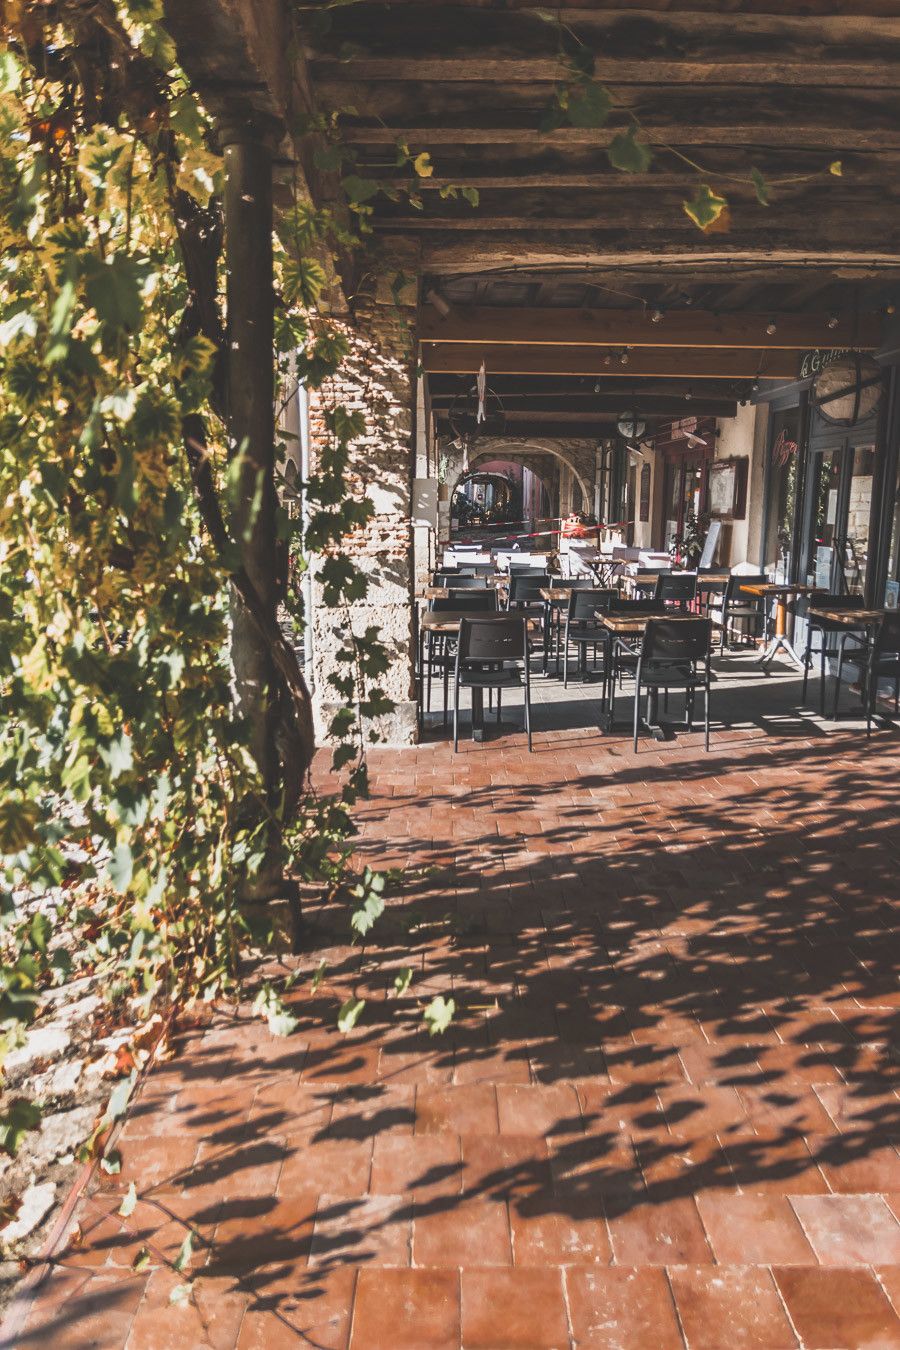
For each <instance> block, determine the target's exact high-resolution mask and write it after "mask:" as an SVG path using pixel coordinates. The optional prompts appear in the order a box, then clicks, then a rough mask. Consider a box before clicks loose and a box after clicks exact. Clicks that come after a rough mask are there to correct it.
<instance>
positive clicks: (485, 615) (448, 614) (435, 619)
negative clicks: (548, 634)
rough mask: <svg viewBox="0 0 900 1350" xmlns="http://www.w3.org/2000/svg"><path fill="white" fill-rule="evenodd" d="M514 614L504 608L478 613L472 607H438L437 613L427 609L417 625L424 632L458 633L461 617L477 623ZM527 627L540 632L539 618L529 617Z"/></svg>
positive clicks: (512, 616)
mask: <svg viewBox="0 0 900 1350" xmlns="http://www.w3.org/2000/svg"><path fill="white" fill-rule="evenodd" d="M515 617H516V616H515V614H509V613H507V611H506V610H504V611H503V613H502V614H492V613H491V612H490V611H489V610H486V611H484V612H482V613H479V612H478V611H477V610H472V609H439V610H438V611H437V613H435V611H434V610H432V609H429V610H426V612H425V613H424V614H423V615H422V616H421V617H420V619H419V626H420V628H421V629H422V631H423V632H425V633H458V632H459V625H460V623H461V621H462V620H463V619H474V620H477V621H478V622H479V623H481V622H482V620H487V621H488V622H490V621H491V619H514V618H515ZM528 627H529V629H530V630H532V631H533V632H536V633H537V632H540V628H541V622H540V620H539V619H529V620H528Z"/></svg>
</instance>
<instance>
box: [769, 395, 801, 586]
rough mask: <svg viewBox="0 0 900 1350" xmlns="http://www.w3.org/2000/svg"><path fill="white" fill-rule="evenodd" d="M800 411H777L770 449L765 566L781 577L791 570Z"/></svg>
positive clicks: (784, 576)
mask: <svg viewBox="0 0 900 1350" xmlns="http://www.w3.org/2000/svg"><path fill="white" fill-rule="evenodd" d="M798 420H799V412H798V409H796V408H791V409H789V410H788V411H787V412H779V413H775V415H774V417H773V419H772V439H771V443H770V449H769V511H768V516H767V519H766V546H765V566H766V570H767V571H768V572H770V573H774V574H775V575H776V576H777V577H778V578H779V579H782V580H783V579H784V578H786V577H787V576H788V575H789V574H790V550H791V537H792V530H793V524H794V509H795V505H796V488H797V457H798V451H797V427H798Z"/></svg>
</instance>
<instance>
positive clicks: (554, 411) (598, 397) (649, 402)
mask: <svg viewBox="0 0 900 1350" xmlns="http://www.w3.org/2000/svg"><path fill="white" fill-rule="evenodd" d="M674 383H675V381H673V384H674ZM491 388H492V389H494V390H495V392H497V391H496V382H495V381H494V380H492V381H491ZM499 397H500V399H501V402H502V403H503V410H504V412H505V414H506V416H507V417H511V416H522V417H539V418H543V419H546V420H548V421H554V422H560V423H564V422H576V421H579V420H580V419H582V418H583V417H584V416H585V415H586V414H594V413H596V414H600V413H611V414H613V415H614V416H618V415H619V414H620V413H622V412H623V411H624V410H625V409H626V408H634V407H635V406H637V407H638V408H639V409H640V411H641V412H642V413H646V414H647V415H652V416H654V417H664V416H666V415H670V416H672V417H680V416H681V415H682V414H683V413H684V412H685V410H686V408H687V402H686V401H685V397H684V391H683V390H682V388H681V387H680V386H679V387H678V388H675V389H673V390H672V392H671V394H668V395H661V394H645V393H643V392H642V391H641V389H640V388H637V389H631V390H629V391H628V392H627V393H622V394H617V395H615V396H610V395H604V394H578V395H573V396H570V397H569V398H565V397H562V396H557V397H553V396H550V395H547V396H544V397H543V398H526V397H524V396H523V395H513V396H511V397H510V396H508V395H506V394H502V393H500V394H499ZM454 402H455V396H454V395H452V394H436V393H432V395H431V406H432V408H433V409H434V412H435V415H436V416H437V417H439V418H444V419H445V418H446V417H447V416H448V414H449V412H450V409H451V408H452V406H453V404H454ZM736 408H737V400H736V399H733V398H731V399H728V398H721V397H718V398H710V397H709V396H708V395H704V396H703V397H698V396H697V395H696V393H694V394H693V395H692V398H691V400H690V411H691V412H692V413H698V414H699V413H703V414H704V415H706V416H709V417H734V415H735V411H736Z"/></svg>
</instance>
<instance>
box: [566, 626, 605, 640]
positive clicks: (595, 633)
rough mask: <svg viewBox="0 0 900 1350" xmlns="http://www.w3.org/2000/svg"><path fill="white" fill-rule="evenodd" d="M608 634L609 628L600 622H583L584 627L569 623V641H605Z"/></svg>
mask: <svg viewBox="0 0 900 1350" xmlns="http://www.w3.org/2000/svg"><path fill="white" fill-rule="evenodd" d="M608 636H609V629H608V628H604V627H603V625H602V624H600V623H594V624H585V625H584V627H578V628H573V627H572V626H571V624H570V625H569V641H570V642H605V641H606V639H607V637H608Z"/></svg>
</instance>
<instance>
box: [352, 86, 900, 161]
mask: <svg viewBox="0 0 900 1350" xmlns="http://www.w3.org/2000/svg"><path fill="white" fill-rule="evenodd" d="M824 92H825V91H823V93H824ZM616 134H617V133H616V129H615V128H610V127H599V128H598V127H559V128H558V129H557V130H556V131H545V132H542V131H540V130H538V128H537V127H536V126H535V125H529V124H525V123H520V124H519V125H513V126H506V127H504V126H496V125H488V126H477V125H476V126H462V125H460V126H452V125H448V124H446V123H445V124H444V125H442V126H428V125H427V124H424V125H423V124H419V125H405V126H391V125H385V124H378V125H376V126H353V125H351V124H349V123H348V124H345V127H344V135H345V138H346V140H347V141H348V142H350V144H353V145H394V144H396V142H397V141H403V142H404V143H405V144H407V145H410V146H412V147H414V148H416V149H422V148H423V147H434V146H436V145H525V146H529V147H531V148H532V149H533V148H534V147H535V146H536V145H538V144H543V145H544V146H547V147H556V148H557V149H561V150H564V149H567V148H568V147H570V146H591V147H593V148H594V149H602V148H605V147H606V146H608V145H610V144H611V143H612V140H613V137H614V136H615V135H616ZM660 134H665V137H666V139H667V140H668V141H669V143H670V144H673V145H675V146H676V147H679V146H689V145H695V146H696V145H713V146H715V145H717V146H723V147H726V148H727V147H728V146H739V145H750V146H756V147H766V146H771V147H773V148H778V147H781V148H783V149H788V150H790V149H791V148H794V149H799V148H803V149H819V150H823V151H830V152H832V153H833V154H838V153H840V152H841V151H842V150H865V151H869V152H870V153H879V152H885V151H893V150H898V149H900V128H898V127H897V126H896V124H891V125H888V126H873V127H859V126H851V125H848V124H847V123H839V122H837V121H829V120H828V108H827V104H826V106H825V107H824V108H823V117H822V120H821V121H818V122H814V123H800V124H797V123H783V124H782V125H780V126H779V125H777V124H768V123H760V122H749V123H735V124H734V125H730V124H729V123H728V122H727V121H725V122H723V121H716V122H712V123H709V124H694V125H690V124H685V125H681V126H677V127H676V126H669V127H666V128H665V132H664V133H663V132H662V129H660Z"/></svg>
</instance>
